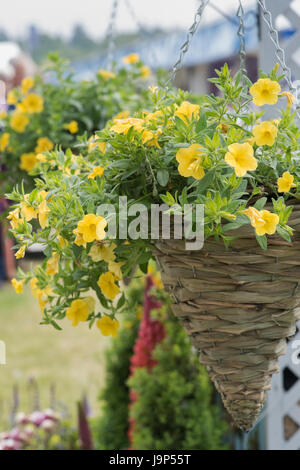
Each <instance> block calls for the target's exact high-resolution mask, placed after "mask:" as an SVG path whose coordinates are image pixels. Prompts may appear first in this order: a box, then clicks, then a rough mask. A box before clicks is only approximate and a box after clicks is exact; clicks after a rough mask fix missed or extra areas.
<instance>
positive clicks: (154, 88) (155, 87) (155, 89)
mask: <svg viewBox="0 0 300 470" xmlns="http://www.w3.org/2000/svg"><path fill="white" fill-rule="evenodd" d="M148 88H149V90H150V91H151V93H155V92H156V91H157V90H158V86H155V85H153V86H149V87H148Z"/></svg>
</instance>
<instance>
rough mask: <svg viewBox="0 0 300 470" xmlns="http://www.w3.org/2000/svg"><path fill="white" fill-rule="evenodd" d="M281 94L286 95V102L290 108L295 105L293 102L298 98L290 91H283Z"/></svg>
mask: <svg viewBox="0 0 300 470" xmlns="http://www.w3.org/2000/svg"><path fill="white" fill-rule="evenodd" d="M280 96H285V97H286V102H287V106H288V108H291V107H292V106H293V103H294V102H295V101H296V98H295V97H294V95H292V93H291V92H290V91H283V92H282V93H281V95H280Z"/></svg>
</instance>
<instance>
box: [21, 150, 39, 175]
mask: <svg viewBox="0 0 300 470" xmlns="http://www.w3.org/2000/svg"><path fill="white" fill-rule="evenodd" d="M37 163H38V160H37V158H36V154H35V153H33V152H30V153H23V154H22V155H21V163H20V165H19V167H20V168H21V170H25V171H27V172H28V173H29V172H30V171H31V170H33V168H34V167H35V165H36V164H37Z"/></svg>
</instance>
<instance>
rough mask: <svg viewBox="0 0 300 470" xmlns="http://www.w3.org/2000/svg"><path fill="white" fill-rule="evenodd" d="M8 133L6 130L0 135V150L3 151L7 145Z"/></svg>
mask: <svg viewBox="0 0 300 470" xmlns="http://www.w3.org/2000/svg"><path fill="white" fill-rule="evenodd" d="M9 139H10V135H9V133H8V132H4V133H3V134H2V135H1V137H0V152H4V150H5V149H6V147H8V145H9Z"/></svg>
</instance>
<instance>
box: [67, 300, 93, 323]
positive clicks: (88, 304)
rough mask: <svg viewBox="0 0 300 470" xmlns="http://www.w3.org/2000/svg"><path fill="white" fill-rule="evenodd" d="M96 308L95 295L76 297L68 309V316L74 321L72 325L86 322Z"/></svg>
mask: <svg viewBox="0 0 300 470" xmlns="http://www.w3.org/2000/svg"><path fill="white" fill-rule="evenodd" d="M94 309H95V299H93V297H86V298H85V299H76V300H73V302H72V303H71V305H70V307H69V308H68V309H67V310H66V317H67V318H68V320H70V321H71V322H72V326H77V325H78V324H79V322H85V321H86V320H87V319H88V317H89V315H90V314H91V313H92V312H93V311H94Z"/></svg>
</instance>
